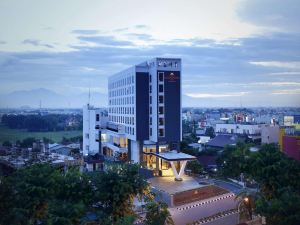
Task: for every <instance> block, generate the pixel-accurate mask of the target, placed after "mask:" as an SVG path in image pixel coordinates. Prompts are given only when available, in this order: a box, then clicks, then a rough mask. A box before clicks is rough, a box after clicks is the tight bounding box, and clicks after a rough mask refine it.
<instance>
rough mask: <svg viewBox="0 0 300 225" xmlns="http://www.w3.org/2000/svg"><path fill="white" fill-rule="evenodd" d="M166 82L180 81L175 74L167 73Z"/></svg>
mask: <svg viewBox="0 0 300 225" xmlns="http://www.w3.org/2000/svg"><path fill="white" fill-rule="evenodd" d="M165 80H166V81H168V82H176V81H177V80H179V76H178V75H176V74H175V73H173V72H170V73H169V74H166V73H165Z"/></svg>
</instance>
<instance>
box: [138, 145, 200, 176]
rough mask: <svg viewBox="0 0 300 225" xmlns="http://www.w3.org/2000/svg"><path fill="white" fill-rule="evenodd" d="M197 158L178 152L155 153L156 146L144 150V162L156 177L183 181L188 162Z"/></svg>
mask: <svg viewBox="0 0 300 225" xmlns="http://www.w3.org/2000/svg"><path fill="white" fill-rule="evenodd" d="M195 159H196V157H194V156H192V155H188V154H185V153H182V152H177V151H161V152H159V153H156V152H155V146H153V147H148V148H147V149H144V155H143V161H144V163H145V165H146V166H147V168H148V169H151V170H153V172H154V175H155V176H174V177H175V180H177V181H181V180H182V176H183V174H184V169H185V166H186V163H187V161H190V160H195Z"/></svg>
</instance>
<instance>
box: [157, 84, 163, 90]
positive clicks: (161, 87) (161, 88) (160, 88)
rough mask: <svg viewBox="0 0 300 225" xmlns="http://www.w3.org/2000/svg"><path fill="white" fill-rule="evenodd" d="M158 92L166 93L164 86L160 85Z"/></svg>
mask: <svg viewBox="0 0 300 225" xmlns="http://www.w3.org/2000/svg"><path fill="white" fill-rule="evenodd" d="M158 90H159V92H164V85H162V84H160V85H159V87H158Z"/></svg>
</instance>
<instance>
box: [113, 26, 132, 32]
mask: <svg viewBox="0 0 300 225" xmlns="http://www.w3.org/2000/svg"><path fill="white" fill-rule="evenodd" d="M128 30H129V28H128V27H124V28H117V29H114V30H113V32H117V33H120V32H125V31H128Z"/></svg>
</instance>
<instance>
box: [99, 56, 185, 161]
mask: <svg viewBox="0 0 300 225" xmlns="http://www.w3.org/2000/svg"><path fill="white" fill-rule="evenodd" d="M180 73H181V59H170V58H168V59H166V58H154V59H152V60H149V61H146V62H143V63H140V64H137V65H134V66H132V67H130V68H128V69H126V70H124V71H121V72H119V73H117V74H115V75H112V76H111V77H109V80H108V103H109V109H108V115H109V116H108V118H109V122H108V128H107V129H108V131H107V134H108V136H109V137H108V140H109V141H108V143H106V146H107V147H108V148H109V150H107V152H105V153H106V155H109V156H115V155H116V154H120V153H125V152H124V149H125V148H127V149H128V154H129V155H128V156H129V158H130V159H129V160H132V161H134V162H140V160H141V158H142V151H143V146H144V144H145V143H148V145H149V144H151V145H153V146H155V145H156V144H157V143H158V142H159V141H161V142H162V141H164V142H167V141H174V140H175V139H176V138H174V136H175V135H174V134H173V133H172V132H169V133H168V132H166V130H167V129H169V127H170V126H172V124H171V123H168V124H166V116H167V113H166V105H165V104H166V94H169V93H170V91H168V90H170V89H171V88H170V82H172V84H174V86H175V85H177V86H176V89H172V90H171V91H174V92H176V94H178V96H177V97H175V96H174V99H175V100H176V102H177V103H179V105H177V106H176V107H174V110H173V112H172V114H176V115H177V114H178V119H176V121H178V123H179V124H177V125H178V126H177V127H176V129H173V130H176V132H178V138H177V139H176V141H177V142H179V141H180V140H181V119H180V115H181V77H180ZM172 79H173V80H172ZM172 84H171V85H172ZM174 86H173V87H174ZM160 88H162V89H163V90H162V91H161V90H160ZM168 97H169V99H170V96H168ZM177 99H178V100H177ZM169 102H170V101H169ZM169 102H168V103H169ZM169 104H170V103H169ZM171 104H172V103H171ZM169 108H171V107H169ZM170 114H171V113H169V115H170ZM171 116H172V115H171ZM175 124H176V122H175ZM169 130H170V129H169ZM123 139H126V141H125V144H124V145H120V144H119V143H120V142H124V141H123ZM129 149H130V150H129ZM105 151H106V150H105ZM129 152H130V153H129Z"/></svg>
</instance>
